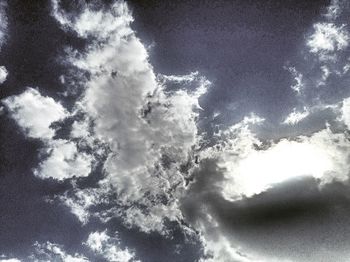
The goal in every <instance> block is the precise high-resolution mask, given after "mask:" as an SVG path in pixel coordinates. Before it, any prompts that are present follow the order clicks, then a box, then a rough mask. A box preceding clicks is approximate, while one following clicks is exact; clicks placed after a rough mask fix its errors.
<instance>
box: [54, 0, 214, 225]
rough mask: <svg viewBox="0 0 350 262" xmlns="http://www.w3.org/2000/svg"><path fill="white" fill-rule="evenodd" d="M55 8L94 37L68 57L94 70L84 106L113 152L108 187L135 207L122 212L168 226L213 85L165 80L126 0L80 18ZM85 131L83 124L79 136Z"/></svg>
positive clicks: (132, 219)
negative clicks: (174, 86)
mask: <svg viewBox="0 0 350 262" xmlns="http://www.w3.org/2000/svg"><path fill="white" fill-rule="evenodd" d="M53 6H54V9H53V10H54V12H53V15H54V16H55V17H56V19H57V20H58V21H59V22H60V23H61V24H62V26H63V27H64V28H66V29H67V30H73V31H75V32H76V33H77V34H78V35H79V36H80V37H83V38H86V37H93V39H94V40H93V41H92V43H91V44H90V46H89V48H88V50H87V52H86V53H85V54H78V53H76V52H75V51H69V54H70V56H69V58H68V59H69V61H70V62H71V63H72V64H73V65H75V66H77V67H79V68H81V69H83V70H87V71H88V72H90V74H91V79H90V80H89V81H87V82H86V88H87V89H86V92H85V94H84V96H83V98H82V100H81V102H80V103H79V104H78V105H77V110H78V111H81V112H84V113H85V114H87V115H88V119H87V121H89V119H90V120H93V123H94V125H93V134H94V136H95V137H96V138H98V139H99V140H100V141H102V142H103V143H105V144H107V145H108V147H109V149H110V150H111V153H110V154H109V156H108V158H107V161H106V162H105V164H104V168H105V171H106V174H107V176H106V178H105V179H104V180H103V181H101V182H100V187H101V192H102V191H103V192H105V188H109V187H110V186H112V187H113V190H114V192H113V193H117V195H118V198H117V199H116V200H115V201H117V203H118V204H119V205H122V206H124V207H127V208H126V209H125V211H124V212H122V217H123V218H124V220H125V223H126V224H127V225H130V226H132V225H136V226H139V227H140V228H141V230H143V231H150V230H159V231H162V223H163V222H162V219H163V217H167V218H168V219H171V220H176V219H177V217H180V216H181V214H180V213H179V212H178V211H176V210H177V209H176V200H175V199H174V197H173V195H175V194H176V192H177V187H179V186H180V187H182V185H184V182H185V181H184V177H183V176H184V174H183V173H182V172H181V170H180V169H181V166H182V165H186V163H187V162H188V161H189V160H190V158H191V157H192V155H191V151H192V149H193V147H195V146H196V144H197V142H198V137H197V126H196V118H197V113H196V110H197V111H198V109H199V105H198V98H199V97H200V96H201V95H202V94H204V92H205V90H206V88H207V86H208V84H209V82H208V81H206V80H205V79H204V78H203V77H201V76H199V75H198V73H193V74H190V75H188V76H176V77H166V76H164V77H161V80H159V79H157V77H156V75H155V73H154V72H153V69H152V66H151V65H150V64H149V62H148V54H147V51H146V48H145V47H144V46H143V45H142V43H141V42H140V40H139V39H138V38H137V37H136V36H135V34H134V32H133V31H132V29H131V28H130V22H131V21H132V17H131V15H130V12H129V11H128V9H127V6H126V4H125V3H123V2H116V3H115V4H113V5H112V7H111V9H110V10H109V11H107V12H103V11H92V10H90V9H89V7H87V8H86V9H84V10H83V12H82V13H81V14H80V15H79V16H78V17H76V18H75V19H74V20H70V19H69V15H68V14H65V13H64V11H62V10H61V9H60V8H59V5H58V4H57V2H53ZM116 58H118V59H116ZM171 81H175V82H178V81H185V82H186V81H187V82H188V81H190V82H194V83H197V89H196V90H193V91H185V90H182V89H180V90H173V91H166V86H167V84H168V83H169V82H171ZM83 125H85V126H87V125H89V124H87V123H85V124H83ZM78 129H79V128H78V126H77V124H76V125H75V128H74V129H73V130H74V131H73V133H72V136H73V137H76V136H77V133H79V132H78ZM79 130H81V129H79ZM174 200H175V202H174ZM65 202H66V203H70V205H73V206H75V207H76V205H74V204H73V203H72V201H65ZM137 205H142V206H143V207H144V208H142V209H141V208H136V206H137ZM73 209H75V210H77V209H76V208H73ZM146 210H147V211H146Z"/></svg>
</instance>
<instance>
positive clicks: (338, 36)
mask: <svg viewBox="0 0 350 262" xmlns="http://www.w3.org/2000/svg"><path fill="white" fill-rule="evenodd" d="M314 30H315V32H314V33H313V34H312V35H311V36H310V39H309V40H308V42H307V45H308V46H309V47H310V51H311V52H312V53H315V54H318V55H319V58H320V60H328V59H335V57H334V54H335V52H337V51H342V50H344V49H345V48H346V47H347V46H348V45H349V33H348V32H347V31H346V29H344V26H339V27H337V26H336V25H334V24H333V23H317V24H315V25H314Z"/></svg>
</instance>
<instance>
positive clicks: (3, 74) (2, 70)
mask: <svg viewBox="0 0 350 262" xmlns="http://www.w3.org/2000/svg"><path fill="white" fill-rule="evenodd" d="M7 75H8V72H7V69H6V67H4V66H0V84H2V83H4V82H5V81H6V78H7Z"/></svg>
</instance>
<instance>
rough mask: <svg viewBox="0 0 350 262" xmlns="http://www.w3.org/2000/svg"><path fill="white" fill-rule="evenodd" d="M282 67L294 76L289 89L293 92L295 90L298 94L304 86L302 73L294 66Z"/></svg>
mask: <svg viewBox="0 0 350 262" xmlns="http://www.w3.org/2000/svg"><path fill="white" fill-rule="evenodd" d="M284 68H285V69H286V70H288V71H289V72H290V73H291V74H292V76H293V78H294V84H292V86H291V89H292V90H293V91H294V92H296V93H297V94H298V95H300V94H301V92H302V91H303V88H304V84H303V75H302V74H301V73H300V72H298V71H297V70H296V68H295V67H284Z"/></svg>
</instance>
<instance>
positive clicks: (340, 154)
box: [205, 123, 350, 200]
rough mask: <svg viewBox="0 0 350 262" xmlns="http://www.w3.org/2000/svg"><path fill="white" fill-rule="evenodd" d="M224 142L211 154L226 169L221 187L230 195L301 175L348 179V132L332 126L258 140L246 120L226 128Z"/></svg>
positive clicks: (248, 193)
mask: <svg viewBox="0 0 350 262" xmlns="http://www.w3.org/2000/svg"><path fill="white" fill-rule="evenodd" d="M221 145H222V146H221V148H220V150H219V151H218V152H217V147H215V148H214V150H213V152H210V151H209V152H210V153H209V155H212V156H215V155H216V154H218V156H217V157H218V159H219V161H218V166H219V167H220V168H222V169H223V170H225V171H224V174H225V175H224V176H225V179H224V181H223V182H222V185H221V187H222V194H223V195H224V197H225V198H227V199H231V200H235V199H239V198H241V197H242V196H244V197H251V196H253V195H255V194H259V193H261V192H263V191H266V190H267V189H269V188H270V187H271V186H273V185H274V184H277V183H281V182H283V181H287V180H289V179H291V178H296V177H299V176H312V177H314V178H316V179H319V180H320V181H321V183H322V184H324V183H329V182H332V181H333V180H338V181H346V180H347V179H348V171H347V170H348V169H349V165H348V159H349V157H350V155H349V153H348V150H349V149H350V144H349V143H348V141H347V137H346V135H345V134H343V133H333V132H332V131H331V130H330V129H329V128H327V129H324V130H321V131H319V132H316V133H314V134H313V135H311V136H310V137H307V136H298V137H296V138H294V139H293V140H288V139H282V140H280V141H278V142H273V141H261V140H259V139H258V138H257V137H256V136H255V135H254V134H253V133H252V132H251V131H250V129H249V128H248V127H247V125H246V124H244V123H243V124H241V125H236V126H234V127H232V128H230V129H229V131H226V132H225V140H224V141H223V142H222V143H221ZM207 154H208V152H206V153H205V156H206V155H207Z"/></svg>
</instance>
